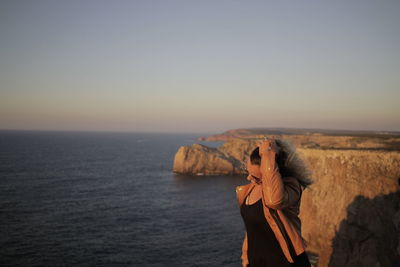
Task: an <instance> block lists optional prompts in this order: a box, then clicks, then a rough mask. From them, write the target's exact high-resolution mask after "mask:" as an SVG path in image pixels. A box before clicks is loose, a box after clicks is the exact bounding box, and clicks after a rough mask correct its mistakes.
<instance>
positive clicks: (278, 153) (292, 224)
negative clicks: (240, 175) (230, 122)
mask: <svg viewBox="0 0 400 267" xmlns="http://www.w3.org/2000/svg"><path fill="white" fill-rule="evenodd" d="M246 170H247V172H248V176H247V180H249V181H250V183H249V184H246V185H243V186H238V187H237V188H236V193H237V198H238V202H239V206H240V213H241V215H242V218H243V221H244V224H245V227H246V232H245V238H244V240H243V245H242V257H241V258H242V265H243V266H244V267H260V266H277V267H285V266H310V262H309V260H308V257H307V254H306V252H305V247H306V243H305V240H304V239H303V238H302V236H301V221H300V219H299V217H298V215H299V211H300V200H301V194H302V191H303V190H304V189H305V188H306V187H308V186H309V185H310V184H311V183H312V181H311V180H310V179H309V176H310V174H311V173H310V171H309V169H308V168H307V167H306V166H305V164H304V162H303V161H302V160H301V159H300V158H299V157H298V155H297V154H296V152H295V148H294V147H293V146H292V145H291V144H290V143H288V142H286V141H283V140H278V139H277V140H275V139H273V138H271V139H266V140H264V141H262V142H261V143H259V144H258V147H257V148H256V149H254V150H253V151H252V153H251V155H250V157H249V158H248V159H247V162H246Z"/></svg>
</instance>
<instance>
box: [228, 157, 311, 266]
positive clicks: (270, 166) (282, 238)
mask: <svg viewBox="0 0 400 267" xmlns="http://www.w3.org/2000/svg"><path fill="white" fill-rule="evenodd" d="M270 158H274V155H273V156H272V157H270ZM260 171H261V173H262V185H261V186H262V195H261V198H262V203H263V210H264V216H265V219H266V220H267V222H268V224H269V225H270V227H271V229H272V231H273V232H274V234H275V236H276V238H277V240H278V242H279V244H280V246H281V248H282V251H283V253H284V255H285V256H286V258H287V260H288V261H289V262H294V260H293V257H294V256H295V255H299V254H301V253H303V252H304V251H305V248H306V241H305V240H304V239H303V237H302V236H301V221H300V218H299V217H298V215H299V212H300V200H301V193H302V187H301V185H300V183H299V182H298V180H297V179H296V178H295V177H281V175H280V173H279V169H278V165H277V164H275V162H271V161H270V160H269V159H268V157H266V156H265V157H264V156H263V157H262V158H261V166H260ZM254 186H255V184H253V183H249V184H246V185H242V186H237V187H236V196H237V200H238V204H239V207H240V206H241V205H242V204H243V202H244V200H245V198H246V197H247V195H248V194H249V193H250V191H251V190H252V189H253V188H254ZM241 259H242V264H243V265H244V266H246V265H247V264H248V258H247V232H245V237H244V240H243V245H242V256H241Z"/></svg>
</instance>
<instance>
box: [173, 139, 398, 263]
mask: <svg viewBox="0 0 400 267" xmlns="http://www.w3.org/2000/svg"><path fill="white" fill-rule="evenodd" d="M258 141H259V139H237V138H231V139H229V140H228V141H227V142H226V143H224V144H223V145H222V146H220V147H218V148H209V147H206V146H204V145H200V144H194V145H192V146H190V147H181V148H180V149H179V150H178V152H177V153H176V155H175V160H174V168H173V170H174V172H178V173H191V174H199V173H201V174H204V175H212V174H240V173H241V170H240V164H241V162H242V161H243V160H244V159H245V157H246V156H247V155H248V154H249V153H250V152H251V150H252V149H254V148H255V147H256V143H257V142H258ZM297 152H298V153H299V155H300V156H301V158H303V159H304V160H305V161H306V162H307V164H308V165H309V166H310V168H311V170H312V171H313V176H312V178H313V179H314V184H313V185H312V186H311V187H310V188H309V189H306V190H305V191H304V194H303V197H302V203H301V207H300V218H301V220H302V234H303V236H304V237H305V239H306V240H307V241H308V242H309V246H308V250H309V251H311V252H313V253H316V254H318V255H319V259H318V266H328V264H330V265H329V266H391V265H388V264H393V263H394V262H396V253H397V259H398V257H399V253H400V245H399V236H400V230H399V229H400V211H399V203H398V201H397V200H398V199H399V197H398V195H396V194H397V193H395V192H398V190H399V184H398V178H400V152H399V151H383V150H381V151H379V150H376V151H371V150H351V149H350V150H349V149H348V150H341V149H315V148H314V149H310V148H298V149H297ZM384 209H387V210H385V211H383V210H384ZM396 218H397V220H396ZM390 222H392V223H390ZM382 240H387V241H388V242H387V243H382ZM333 241H334V242H333ZM386 250H387V251H390V252H388V253H386V254H385V253H384V252H383V251H386ZM367 254H368V256H366V255H367ZM385 255H386V256H385ZM331 256H332V257H331ZM358 263H360V264H361V265H358ZM354 264H355V265H354Z"/></svg>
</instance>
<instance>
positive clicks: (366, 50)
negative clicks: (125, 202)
mask: <svg viewBox="0 0 400 267" xmlns="http://www.w3.org/2000/svg"><path fill="white" fill-rule="evenodd" d="M399 14H400V1H398V0H393V1H390V0H388V1H376V0H360V1H353V0H345V1H338V0H335V1H324V0H318V1H317V0H315V1H312V0H307V1H280V0H279V1H278V0H276V1H222V0H212V1H204V0H201V1H200V0H199V1H189V0H182V1H165V0H162V1H153V0H151V1H148V0H143V1H134V0H130V1H98V0H96V1H87V0H77V1H55V0H50V1H40V0H35V1H30V0H27V1H16V0H10V1H5V0H2V1H0V129H42V130H109V131H150V132H222V131H225V130H229V129H235V128H247V127H294V128H326V129H355V130H396V131H399V130H400V104H399V102H400V16H399Z"/></svg>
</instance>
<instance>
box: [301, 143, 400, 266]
mask: <svg viewBox="0 0 400 267" xmlns="http://www.w3.org/2000/svg"><path fill="white" fill-rule="evenodd" d="M298 152H299V153H300V154H301V155H302V157H303V158H304V159H305V160H307V161H308V163H309V165H310V167H311V169H312V170H313V172H314V174H313V179H314V181H315V183H314V184H313V185H312V186H311V187H310V188H309V189H307V190H305V191H304V194H303V197H302V203H301V207H300V218H301V220H302V232H303V236H304V237H305V239H306V240H308V241H309V247H308V249H309V250H311V251H313V252H315V253H317V254H318V255H319V265H318V266H328V263H329V260H330V257H331V255H332V253H334V254H335V253H339V254H340V255H341V256H340V258H341V259H342V260H341V261H340V264H336V263H335V262H338V261H335V262H333V263H331V266H375V265H351V262H352V259H354V255H352V254H354V253H357V252H356V250H347V249H342V248H343V246H342V245H336V246H334V247H332V246H333V244H332V240H334V238H336V237H337V236H341V235H344V236H346V235H347V234H346V233H344V232H349V231H350V232H352V234H353V235H354V238H353V239H351V240H348V242H349V243H348V244H349V246H354V247H356V246H357V244H358V242H359V240H362V239H363V236H362V235H363V234H364V233H363V232H360V231H358V232H357V231H352V230H349V229H351V228H348V227H347V228H346V227H345V229H347V230H343V228H341V223H342V222H343V221H344V220H346V219H348V218H350V217H349V214H354V213H355V214H357V216H359V217H358V219H359V220H364V222H367V223H371V224H377V226H376V227H377V228H378V230H377V231H378V232H379V233H380V236H381V237H382V238H384V239H390V238H391V237H393V236H396V232H395V231H394V230H393V229H394V228H393V227H385V225H384V224H381V223H379V222H377V221H376V220H391V218H388V216H389V215H388V214H389V213H381V214H382V216H383V217H385V218H386V219H384V218H383V217H382V218H381V219H379V218H377V214H376V212H374V211H373V210H374V209H376V208H375V207H372V206H371V205H368V206H369V207H364V209H365V210H367V209H368V208H371V212H370V213H368V212H363V213H360V212H359V211H360V208H359V207H360V206H359V205H360V204H357V205H358V206H357V207H358V208H355V209H354V206H355V204H354V203H355V202H356V203H358V202H360V201H359V200H357V199H359V198H360V197H362V198H364V199H368V200H369V199H374V198H376V197H378V196H382V195H390V194H393V193H394V192H397V191H398V190H399V185H398V177H400V153H398V152H384V151H362V150H361V151H357V150H317V149H298ZM360 203H364V204H365V205H367V203H374V202H373V201H364V202H360ZM379 205H381V207H380V208H384V206H385V204H383V203H382V202H380V204H379ZM387 205H388V207H389V206H391V204H390V203H387ZM348 223H350V224H351V223H352V219H351V220H350V221H349V222H348ZM343 231H344V232H343ZM399 233H400V232H397V240H398V234H399ZM339 240H343V238H339ZM371 242H372V241H371ZM337 244H344V242H342V241H339V242H338V243H337ZM375 245H376V246H377V247H381V246H380V245H379V244H378V243H376V244H374V246H375ZM389 246H393V244H392V245H389ZM338 251H341V252H338ZM370 254H371V253H370ZM374 255H376V256H374V257H375V258H374V260H370V261H371V263H373V264H375V262H378V261H380V259H378V258H376V257H378V254H374ZM379 255H380V254H379ZM370 257H371V256H370ZM345 262H347V264H345ZM353 263H354V262H353ZM380 266H388V265H385V264H382V265H380Z"/></svg>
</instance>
